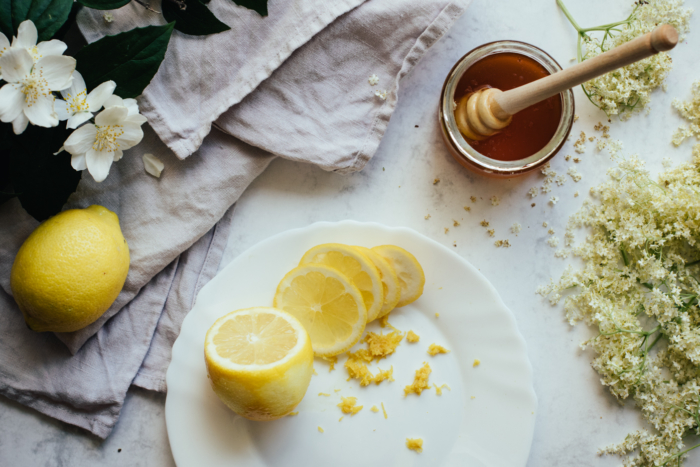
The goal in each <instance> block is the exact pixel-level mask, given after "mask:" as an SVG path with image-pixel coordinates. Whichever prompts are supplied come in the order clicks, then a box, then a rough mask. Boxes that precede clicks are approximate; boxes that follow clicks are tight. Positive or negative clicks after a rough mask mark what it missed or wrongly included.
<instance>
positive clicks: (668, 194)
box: [538, 145, 700, 467]
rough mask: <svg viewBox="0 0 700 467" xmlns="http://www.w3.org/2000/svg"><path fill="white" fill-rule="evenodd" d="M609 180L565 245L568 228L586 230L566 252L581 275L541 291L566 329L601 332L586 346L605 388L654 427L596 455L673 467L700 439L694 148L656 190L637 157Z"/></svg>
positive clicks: (698, 202)
mask: <svg viewBox="0 0 700 467" xmlns="http://www.w3.org/2000/svg"><path fill="white" fill-rule="evenodd" d="M609 175H610V179H609V180H608V181H607V182H605V183H603V184H602V185H600V186H598V187H596V188H594V189H592V190H591V193H592V194H593V195H594V196H596V197H597V198H598V200H599V202H598V203H590V202H587V203H586V204H584V206H583V208H582V209H581V211H579V212H578V213H577V214H575V215H574V216H572V217H571V218H570V220H569V227H567V239H566V240H567V241H566V243H567V244H569V232H573V228H582V227H586V228H588V229H589V234H588V236H587V237H586V240H585V242H584V243H582V244H579V245H577V246H576V247H575V248H574V249H573V251H572V253H573V254H574V255H576V256H578V257H580V258H581V259H582V260H583V261H584V266H583V268H582V269H578V270H574V269H573V268H572V267H571V266H569V268H568V269H567V270H566V271H565V272H564V274H563V275H562V277H561V278H560V279H559V281H558V282H554V281H552V282H551V283H550V284H548V285H545V286H541V287H540V288H539V289H538V293H540V294H542V295H543V296H547V297H549V300H550V302H551V303H552V305H554V304H556V303H557V302H558V301H559V300H561V299H562V297H563V296H564V295H566V297H565V298H564V310H565V312H566V316H567V318H568V320H569V322H570V323H571V324H572V325H573V324H575V323H577V322H579V321H583V322H585V323H587V324H588V325H590V326H594V327H595V328H597V330H598V335H597V336H595V337H594V338H592V339H589V340H587V341H586V342H584V343H583V344H582V347H584V348H591V349H592V350H593V351H594V353H595V358H594V359H593V362H592V366H593V368H594V369H595V370H596V371H597V372H598V374H599V375H600V378H601V383H602V384H603V385H605V386H607V387H608V389H609V390H610V392H611V393H612V394H613V395H614V396H615V397H617V398H618V399H619V400H623V399H627V398H628V397H631V398H632V399H633V400H634V401H635V402H636V404H637V406H638V407H639V408H640V410H641V412H642V415H643V416H644V418H645V419H646V420H647V421H648V422H649V424H650V425H651V426H653V427H654V429H655V430H654V432H653V433H652V432H649V431H644V430H642V431H637V432H634V433H631V434H629V435H628V436H627V438H626V439H625V440H624V441H623V442H622V443H620V444H617V445H612V446H609V447H606V448H604V449H603V450H601V453H603V454H617V455H620V456H627V455H629V456H630V457H628V458H627V460H626V462H625V464H624V465H625V466H637V467H652V466H661V465H673V466H679V465H682V462H683V460H684V458H685V457H687V455H686V452H687V451H689V450H690V449H692V448H686V446H685V443H684V437H685V436H687V435H688V434H691V433H693V434H700V395H699V394H700V306H699V303H698V298H699V297H700V280H699V278H700V249H699V248H698V247H699V246H700V245H698V243H697V242H698V239H699V238H700V145H696V147H695V148H694V151H693V161H692V162H691V163H685V164H681V165H679V166H677V167H675V168H672V169H669V170H667V171H665V172H663V173H662V174H661V175H660V177H659V180H658V182H654V181H652V180H651V179H650V177H649V173H648V172H647V171H646V169H645V168H644V164H643V163H642V162H641V161H640V160H638V159H637V158H636V157H632V158H630V159H628V160H623V161H622V162H620V163H619V167H617V168H615V169H612V170H610V171H609ZM571 241H572V243H573V233H572V234H571ZM659 343H663V345H658V344H659ZM657 345H658V346H657ZM696 447H700V445H698V446H696ZM633 451H635V452H634V453H633ZM693 454H694V453H693ZM693 454H688V455H691V456H692V455H693ZM695 458H696V459H697V457H695Z"/></svg>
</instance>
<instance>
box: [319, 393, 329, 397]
mask: <svg viewBox="0 0 700 467" xmlns="http://www.w3.org/2000/svg"><path fill="white" fill-rule="evenodd" d="M318 395H319V396H324V397H331V395H330V394H326V393H325V392H319V393H318Z"/></svg>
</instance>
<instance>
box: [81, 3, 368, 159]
mask: <svg viewBox="0 0 700 467" xmlns="http://www.w3.org/2000/svg"><path fill="white" fill-rule="evenodd" d="M364 1H366V0H333V1H330V2H329V1H327V0H269V2H268V11H269V14H268V16H266V17H262V16H260V15H259V14H258V13H256V12H254V11H252V10H249V9H247V8H244V7H242V6H238V5H236V4H235V3H234V2H232V1H231V0H212V1H211V2H209V3H208V5H207V6H208V7H209V8H210V9H211V10H212V11H213V12H214V14H215V15H216V17H217V18H218V19H219V20H220V21H222V22H224V23H226V24H227V25H229V26H230V27H231V29H230V30H228V31H224V32H221V33H219V34H212V35H209V36H188V35H185V34H181V33H179V32H176V33H175V34H173V36H172V38H171V39H170V44H169V45H168V52H167V53H166V55H165V60H163V64H162V65H161V66H160V70H158V73H157V74H156V76H155V77H154V78H153V81H151V84H150V85H149V86H148V88H146V90H145V91H144V93H143V95H142V96H141V99H140V101H139V105H140V107H141V113H142V114H144V115H145V116H146V117H148V121H149V123H150V125H151V127H153V129H154V130H155V131H156V133H157V134H158V136H160V139H161V140H163V142H164V143H165V144H166V145H167V146H168V147H170V149H172V150H173V152H174V153H175V155H176V156H177V157H179V158H181V159H184V158H185V157H187V156H189V155H190V154H192V153H193V152H194V151H196V150H197V148H199V146H200V145H201V144H202V141H203V140H204V137H205V136H206V135H207V134H208V133H209V130H210V128H211V124H212V122H213V121H214V120H216V118H217V117H218V116H219V115H221V114H222V113H224V112H225V111H226V110H227V109H229V108H230V107H231V106H232V105H234V104H237V103H239V102H240V101H241V99H243V98H244V97H245V96H246V95H248V94H249V93H250V92H251V91H252V90H253V89H255V88H256V87H257V86H258V85H259V84H260V83H261V82H262V81H263V80H265V79H266V78H267V77H268V76H270V74H271V73H272V72H273V71H274V70H275V69H277V67H279V66H280V64H282V62H284V61H285V60H286V59H287V58H288V57H289V56H290V55H291V53H292V52H294V51H295V50H296V49H297V48H298V47H299V46H301V45H302V44H304V43H305V42H306V41H308V40H309V39H310V38H311V37H313V36H314V35H315V34H316V33H318V32H319V31H320V30H322V29H323V28H325V27H326V26H327V25H328V24H329V23H331V22H332V21H333V20H335V19H336V18H337V17H338V16H340V15H341V14H343V13H345V12H347V11H349V10H351V9H352V8H354V7H356V6H358V5H360V4H361V3H363V2H364ZM158 5H160V2H159V1H155V2H154V3H153V6H154V9H158V8H159V7H158ZM134 24H138V25H140V26H144V25H146V24H165V19H164V18H163V16H162V15H160V14H157V13H153V12H150V11H148V10H146V9H145V8H144V7H142V6H141V5H139V4H137V3H136V2H132V3H130V4H129V5H127V6H126V7H124V8H123V9H122V10H119V11H118V12H117V14H115V15H114V21H113V22H112V23H110V24H109V26H108V27H105V26H106V23H105V21H104V19H103V17H102V12H100V11H96V10H87V9H85V10H83V11H82V12H81V14H80V26H81V31H82V32H83V34H84V35H85V38H86V39H87V40H88V42H93V41H94V40H96V39H98V38H99V37H101V36H102V35H105V34H115V33H116V32H121V31H125V30H129V29H132V28H133V27H134ZM117 84H118V83H117ZM117 93H119V90H118V89H117ZM192 97H195V98H194V99H193V98H192Z"/></svg>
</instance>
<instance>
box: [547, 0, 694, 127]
mask: <svg viewBox="0 0 700 467" xmlns="http://www.w3.org/2000/svg"><path fill="white" fill-rule="evenodd" d="M557 4H558V5H559V7H560V8H561V10H562V12H563V13H564V15H565V16H566V17H567V19H568V20H569V22H570V23H571V25H572V26H573V27H574V29H576V32H577V46H576V58H577V60H578V61H579V62H582V61H584V60H587V59H590V58H593V57H595V56H597V55H600V54H602V53H604V52H606V51H608V50H610V49H612V48H614V47H617V46H619V45H621V44H624V43H625V42H629V41H631V40H632V39H635V38H636V37H639V36H641V35H643V34H646V33H648V32H650V31H651V30H653V29H654V28H655V27H656V26H657V25H659V24H662V23H668V24H671V25H673V26H674V27H675V28H676V30H677V31H678V32H679V33H680V34H681V37H682V36H683V35H684V34H685V33H687V32H688V31H689V19H690V15H691V14H692V11H693V10H692V9H684V8H682V5H683V0H649V1H643V0H640V1H637V2H635V3H634V8H633V10H632V12H631V13H630V15H629V16H628V17H627V18H625V19H623V20H621V21H616V22H613V23H608V24H603V25H600V26H594V27H588V28H582V27H581V26H579V24H578V23H577V22H576V20H575V19H574V18H573V16H572V15H571V13H570V12H569V10H568V9H567V8H566V5H564V2H563V1H562V0H557ZM592 33H593V34H596V36H593V35H592ZM601 34H602V37H598V36H600V35H601ZM671 68H672V63H671V58H670V57H669V56H668V54H667V53H665V52H662V53H658V54H656V55H653V56H651V57H648V58H646V59H644V60H640V61H638V62H635V63H632V64H631V65H627V66H625V67H623V68H620V69H618V70H615V71H612V72H610V73H607V74H605V75H603V76H599V77H597V78H594V79H592V80H590V81H587V82H586V83H584V84H582V85H581V88H582V89H583V92H584V93H585V94H586V97H588V99H589V100H590V101H591V103H592V104H593V105H595V106H596V107H598V108H600V109H601V110H603V111H604V112H605V113H606V114H607V115H608V116H611V115H619V116H620V118H622V119H626V118H629V116H631V115H632V113H633V112H635V111H641V109H643V108H644V107H646V105H647V104H648V103H649V99H650V94H651V92H652V91H653V90H654V89H656V88H658V87H659V86H664V85H665V80H666V77H667V76H668V73H669V72H670V71H671Z"/></svg>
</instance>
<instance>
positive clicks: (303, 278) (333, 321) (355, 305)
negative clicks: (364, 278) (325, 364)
mask: <svg viewBox="0 0 700 467" xmlns="http://www.w3.org/2000/svg"><path fill="white" fill-rule="evenodd" d="M274 306H275V307H276V308H279V309H281V310H284V311H286V312H287V313H290V314H291V315H293V316H294V317H295V318H297V319H298V320H299V322H301V324H302V325H303V326H304V327H305V328H306V330H307V331H308V332H309V336H310V337H311V345H312V346H313V349H314V354H315V355H316V356H317V357H332V356H334V355H338V354H340V353H343V352H345V351H346V350H348V349H350V347H352V346H353V345H355V343H356V342H357V341H358V340H360V336H362V331H364V330H365V323H366V321H367V309H366V308H365V304H364V300H363V298H362V294H361V293H360V291H359V290H358V288H357V287H355V285H354V284H353V283H352V282H351V281H350V279H348V278H347V277H346V276H345V275H343V274H342V273H340V271H338V270H336V269H333V268H330V267H328V266H324V265H322V264H305V265H302V266H298V267H297V268H295V269H292V270H291V271H289V272H288V273H287V275H286V276H284V278H283V279H282V281H281V282H280V283H279V285H278V286H277V293H275V299H274Z"/></svg>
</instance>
